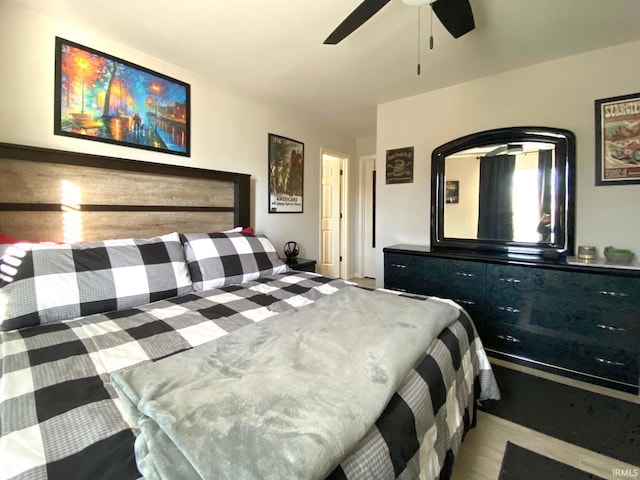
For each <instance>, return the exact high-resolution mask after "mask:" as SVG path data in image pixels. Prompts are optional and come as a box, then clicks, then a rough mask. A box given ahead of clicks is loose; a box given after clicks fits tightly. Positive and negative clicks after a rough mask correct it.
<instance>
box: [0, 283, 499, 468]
mask: <svg viewBox="0 0 640 480" xmlns="http://www.w3.org/2000/svg"><path fill="white" fill-rule="evenodd" d="M347 285H348V284H347V283H345V282H342V281H341V280H335V279H330V278H326V277H321V276H317V275H315V274H312V273H302V272H290V273H287V274H281V275H274V276H271V277H265V278H260V279H258V280H256V281H252V282H249V283H246V284H243V285H231V286H226V287H223V288H220V289H215V290H207V291H202V292H198V293H192V294H188V295H185V296H182V297H176V298H172V299H169V300H162V301H159V302H155V303H151V304H148V305H145V306H143V307H139V308H137V309H132V310H126V311H120V312H112V313H107V314H96V315H91V316H88V317H83V318H81V319H77V320H73V321H68V322H64V323H54V324H47V325H40V326H36V327H31V328H26V329H22V330H18V331H11V332H0V340H1V343H0V362H1V363H0V370H1V376H0V433H1V436H0V458H2V464H1V465H0V480H4V479H13V478H16V479H38V478H51V479H65V480H66V479H74V478H78V479H92V480H93V479H118V480H126V479H135V478H139V477H140V474H139V473H138V470H137V468H136V464H135V458H134V454H133V442H134V439H135V435H136V431H135V428H134V427H133V426H132V425H130V422H129V420H128V419H127V416H126V414H125V413H124V411H123V409H122V406H121V404H120V400H119V399H118V396H117V394H116V393H115V391H114V390H113V388H112V386H111V385H110V383H109V375H110V374H111V373H112V372H114V371H117V370H120V369H123V368H128V367H132V366H134V365H139V364H141V363H144V362H150V361H155V360H158V359H160V358H163V357H165V356H168V355H172V354H174V353H177V352H180V351H183V350H186V349H190V348H192V347H194V346H196V345H200V344H202V343H205V342H208V341H210V340H213V339H215V338H217V337H220V336H222V335H225V334H226V333H228V332H230V331H232V330H235V329H237V328H240V327H242V326H244V325H247V324H249V323H252V322H257V321H260V320H262V319H264V318H267V317H269V316H271V315H274V314H277V313H279V312H283V311H287V310H290V309H293V308H297V307H302V306H304V305H306V304H309V303H311V302H314V301H315V300H317V299H319V298H321V297H323V296H325V295H330V294H331V293H333V292H335V291H337V290H338V289H340V288H344V287H345V286H347ZM408 301H409V300H408ZM426 353H427V355H426V356H425V357H424V359H423V360H422V361H421V362H420V363H419V364H418V365H417V366H416V367H415V368H414V369H413V370H412V371H411V372H410V373H409V374H408V375H407V377H406V379H405V381H404V383H403V384H402V386H401V387H400V388H399V389H398V392H397V393H396V394H395V395H394V396H393V398H392V400H391V402H390V403H389V405H388V406H387V408H386V409H385V411H384V412H383V414H382V415H381V417H380V418H379V419H378V421H377V422H376V424H375V425H374V426H372V428H371V430H370V431H369V432H368V433H367V435H366V436H365V437H364V438H363V439H362V441H361V442H360V444H359V445H358V447H357V448H356V449H355V450H354V451H353V452H352V453H351V454H350V455H348V456H347V457H346V458H345V459H344V460H343V461H342V463H341V464H340V466H338V467H337V468H336V470H335V471H334V472H332V474H331V475H330V478H336V479H341V478H345V479H371V478H376V479H383V478H418V474H419V471H420V469H421V473H420V478H439V477H440V476H442V477H443V478H446V477H448V474H449V472H450V468H451V464H452V461H453V458H454V456H455V454H456V453H457V451H458V448H459V446H460V443H461V441H462V437H463V435H464V433H465V432H466V430H467V429H468V428H469V427H470V426H471V425H472V424H473V422H474V413H475V412H474V405H475V403H474V399H476V398H480V397H492V396H494V395H495V394H496V393H497V387H496V385H495V380H494V377H493V374H492V373H491V370H490V367H489V363H488V361H487V359H486V356H485V354H484V350H483V349H482V345H481V343H480V341H479V339H478V338H477V334H476V332H475V328H474V327H473V325H472V323H471V321H470V320H469V318H468V317H467V316H466V314H464V313H461V316H460V319H459V320H458V321H457V322H455V323H454V324H452V325H451V326H450V327H448V328H446V329H445V330H444V331H443V332H442V333H441V334H440V336H439V338H438V340H436V341H435V342H434V343H433V344H432V345H430V346H428V349H427V350H426Z"/></svg>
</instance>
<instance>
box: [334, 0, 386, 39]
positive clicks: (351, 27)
mask: <svg viewBox="0 0 640 480" xmlns="http://www.w3.org/2000/svg"><path fill="white" fill-rule="evenodd" d="M389 1H390V0H364V2H362V3H361V4H360V5H358V7H357V8H356V9H355V10H354V11H353V12H351V14H350V15H349V16H348V17H347V18H345V19H344V21H343V22H342V23H341V24H340V25H338V28H336V29H335V30H334V31H333V32H332V33H331V35H329V36H328V37H327V39H326V40H325V41H324V42H322V43H324V44H325V45H335V44H337V43H339V42H341V41H342V40H344V39H345V38H346V37H347V36H349V35H351V34H352V33H353V32H354V31H356V30H357V29H358V28H359V27H360V26H361V25H362V24H363V23H365V22H366V21H367V20H369V19H370V18H371V17H373V16H374V15H375V14H376V13H378V11H379V10H380V9H381V8H382V7H384V6H385V5H386V4H387V3H389Z"/></svg>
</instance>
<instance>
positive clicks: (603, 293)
mask: <svg viewBox="0 0 640 480" xmlns="http://www.w3.org/2000/svg"><path fill="white" fill-rule="evenodd" d="M598 293H600V294H601V295H608V296H610V297H628V296H629V294H628V293H624V292H607V291H605V290H600V291H599V292H598Z"/></svg>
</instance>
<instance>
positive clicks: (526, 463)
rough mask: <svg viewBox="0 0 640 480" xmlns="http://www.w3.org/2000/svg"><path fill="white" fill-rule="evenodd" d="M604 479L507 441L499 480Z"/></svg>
mask: <svg viewBox="0 0 640 480" xmlns="http://www.w3.org/2000/svg"><path fill="white" fill-rule="evenodd" d="M541 479H545V480H604V479H603V478H602V477H598V476H597V475H593V474H591V473H587V472H585V471H583V470H578V469H577V468H573V467H572V466H570V465H567V464H565V463H560V462H558V461H556V460H553V459H552V458H549V457H545V456H544V455H540V454H539V453H535V452H532V451H531V450H527V449H526V448H522V447H520V446H518V445H516V444H514V443H511V442H507V448H506V450H505V452H504V457H503V458H502V467H501V468H500V477H499V478H498V480H541Z"/></svg>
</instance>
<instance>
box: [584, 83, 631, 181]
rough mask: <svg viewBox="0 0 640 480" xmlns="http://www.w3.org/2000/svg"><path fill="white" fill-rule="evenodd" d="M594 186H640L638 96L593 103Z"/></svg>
mask: <svg viewBox="0 0 640 480" xmlns="http://www.w3.org/2000/svg"><path fill="white" fill-rule="evenodd" d="M595 125H596V185H631V184H640V93H636V94H631V95H622V96H618V97H610V98H602V99H599V100H596V101H595Z"/></svg>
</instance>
